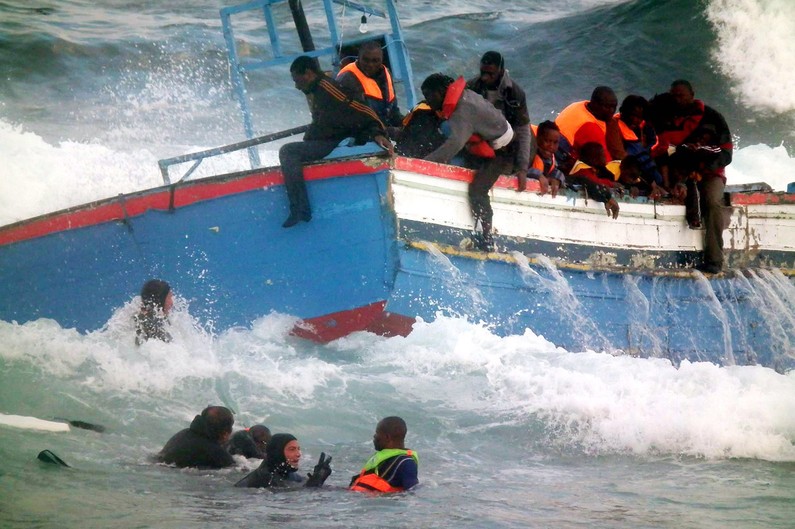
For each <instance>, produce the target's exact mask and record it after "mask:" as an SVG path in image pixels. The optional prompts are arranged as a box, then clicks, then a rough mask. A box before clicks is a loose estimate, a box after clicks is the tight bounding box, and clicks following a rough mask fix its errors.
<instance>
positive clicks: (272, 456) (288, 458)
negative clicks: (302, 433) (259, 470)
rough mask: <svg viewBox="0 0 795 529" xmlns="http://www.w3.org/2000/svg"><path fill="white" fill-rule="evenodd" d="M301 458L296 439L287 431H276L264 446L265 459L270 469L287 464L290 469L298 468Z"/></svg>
mask: <svg viewBox="0 0 795 529" xmlns="http://www.w3.org/2000/svg"><path fill="white" fill-rule="evenodd" d="M300 459H301V447H300V445H299V444H298V439H296V438H295V436H294V435H292V434H289V433H277V434H275V435H274V436H273V437H271V440H270V441H268V446H267V447H265V460H266V461H267V462H268V466H270V467H271V468H272V469H274V470H275V469H277V468H280V467H282V466H284V465H287V466H288V467H290V469H292V471H295V470H298V462H299V461H300Z"/></svg>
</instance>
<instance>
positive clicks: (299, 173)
mask: <svg viewBox="0 0 795 529" xmlns="http://www.w3.org/2000/svg"><path fill="white" fill-rule="evenodd" d="M290 75H291V76H292V78H293V82H294V83H295V87H296V88H297V89H298V90H301V91H302V92H303V93H305V94H306V95H307V99H308V100H309V106H310V110H311V111H312V123H310V125H309V130H307V131H306V133H305V134H304V141H299V142H293V143H287V144H285V145H283V146H282V147H281V149H279V162H280V163H281V166H282V173H283V174H284V186H285V188H286V190H287V197H288V199H289V201H290V216H289V217H287V220H285V221H284V223H283V224H282V226H283V227H285V228H290V227H292V226H295V225H296V224H298V223H299V222H301V221H304V222H309V221H310V220H311V219H312V209H311V207H310V205H309V196H308V194H307V191H306V183H305V182H304V167H303V166H304V164H306V163H307V162H312V161H316V160H320V159H321V158H323V157H324V156H326V155H328V154H329V153H330V152H331V151H333V150H334V148H335V147H336V146H337V145H338V144H339V142H340V141H342V140H344V139H345V138H349V137H353V138H354V139H355V140H356V141H357V143H359V144H364V143H366V142H367V141H370V140H372V141H375V142H376V143H378V145H380V146H381V147H382V148H384V149H385V150H386V151H387V152H388V153H389V154H390V155H392V154H394V147H393V146H392V143H391V142H390V141H389V138H388V137H387V133H386V129H385V128H384V124H383V123H382V122H381V120H379V119H378V116H377V115H376V114H375V112H373V110H372V109H371V108H370V107H368V106H367V105H365V104H363V103H361V102H359V101H355V100H353V99H351V98H350V97H349V96H348V95H347V94H346V93H345V91H344V90H343V89H342V88H341V87H340V85H339V84H338V83H337V82H336V81H334V80H333V79H330V78H329V77H327V76H326V74H324V73H323V71H322V70H321V69H320V65H319V64H318V63H317V60H316V59H313V58H311V57H308V56H306V55H302V56H300V57H298V58H297V59H295V60H294V61H293V63H292V65H291V66H290Z"/></svg>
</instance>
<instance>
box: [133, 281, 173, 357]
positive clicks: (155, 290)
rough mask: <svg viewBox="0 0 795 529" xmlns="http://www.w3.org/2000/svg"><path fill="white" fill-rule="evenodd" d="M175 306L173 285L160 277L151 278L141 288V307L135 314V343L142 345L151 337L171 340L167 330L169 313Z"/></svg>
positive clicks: (166, 340)
mask: <svg viewBox="0 0 795 529" xmlns="http://www.w3.org/2000/svg"><path fill="white" fill-rule="evenodd" d="M173 306H174V295H173V294H172V293H171V286H170V285H169V284H168V283H166V282H165V281H163V280H160V279H150V280H149V281H147V282H146V283H144V286H143V287H142V288H141V309H140V310H139V311H138V314H136V315H135V318H134V319H135V345H141V344H142V343H144V342H145V341H147V340H149V339H150V338H155V339H157V340H162V341H164V342H170V341H171V335H170V334H169V333H168V331H166V328H165V326H166V323H168V313H169V312H170V311H171V307H173Z"/></svg>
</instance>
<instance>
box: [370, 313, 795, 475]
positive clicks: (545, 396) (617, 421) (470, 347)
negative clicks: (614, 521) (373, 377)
mask: <svg viewBox="0 0 795 529" xmlns="http://www.w3.org/2000/svg"><path fill="white" fill-rule="evenodd" d="M367 361H370V362H373V365H385V364H386V365H392V366H393V369H392V370H390V371H389V373H388V374H385V375H384V378H385V379H386V380H388V381H389V383H390V384H391V385H392V386H394V387H396V388H402V391H403V392H405V393H406V394H405V395H404V398H412V399H419V400H420V401H422V402H444V403H446V404H445V405H446V406H448V407H452V408H453V409H457V410H461V411H465V410H466V411H477V412H479V413H482V414H496V415H497V416H502V417H505V416H506V415H508V416H513V417H515V418H518V420H520V421H526V422H530V421H533V420H539V419H540V420H541V421H542V422H543V423H544V424H545V425H546V428H547V429H548V430H549V431H550V432H553V433H551V434H550V437H551V438H552V439H551V442H553V443H560V444H562V445H577V446H582V447H584V449H585V450H587V451H588V452H589V453H625V452H629V453H634V454H647V455H648V454H660V453H662V454H674V455H687V456H695V457H706V458H725V457H748V458H760V459H767V460H787V461H793V460H795V446H794V445H793V444H792V439H793V438H795V372H791V373H789V374H788V375H780V374H777V373H776V372H774V371H773V370H771V369H767V368H762V367H728V368H725V367H719V366H716V365H713V364H709V363H690V362H684V363H683V364H682V365H681V366H680V367H679V368H675V367H674V366H673V365H671V363H670V362H669V361H667V360H663V359H638V358H633V357H630V356H612V355H609V354H604V353H597V352H582V353H577V354H573V353H570V352H567V351H565V350H563V349H559V348H556V347H555V346H554V345H552V344H550V343H549V342H546V341H545V340H543V339H541V338H539V337H538V336H536V335H535V334H533V333H532V332H530V331H526V333H525V334H524V335H523V336H513V337H507V338H499V337H496V336H494V335H492V334H490V333H488V332H487V331H485V330H484V329H482V328H480V327H478V326H474V325H470V324H467V323H465V322H463V321H462V320H458V319H445V318H440V319H439V320H437V321H436V322H434V323H432V324H424V323H420V324H418V325H416V326H415V331H414V333H413V334H411V335H410V336H409V337H407V338H395V339H391V340H385V341H382V342H379V343H378V344H377V346H376V347H373V353H372V356H371V357H369V358H368V359H367ZM398 368H399V369H398Z"/></svg>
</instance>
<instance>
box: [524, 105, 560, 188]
mask: <svg viewBox="0 0 795 529" xmlns="http://www.w3.org/2000/svg"><path fill="white" fill-rule="evenodd" d="M535 137H536V142H537V144H538V148H537V150H536V153H535V156H534V157H533V163H532V164H531V165H530V168H529V169H528V170H527V176H529V177H530V178H535V179H537V180H538V182H539V184H540V187H541V189H540V192H539V194H541V195H545V194H546V193H547V191H551V193H552V198H555V197H556V196H557V194H558V190H559V189H560V186H561V185H563V184H565V183H566V177H565V176H564V174H563V173H562V172H561V171H560V169H558V168H557V162H556V160H555V153H556V152H557V150H558V145H559V143H560V129H558V126H557V125H555V122H554V121H549V120H547V121H542V122H541V123H540V124H539V125H538V127H537V128H536V130H535Z"/></svg>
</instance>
